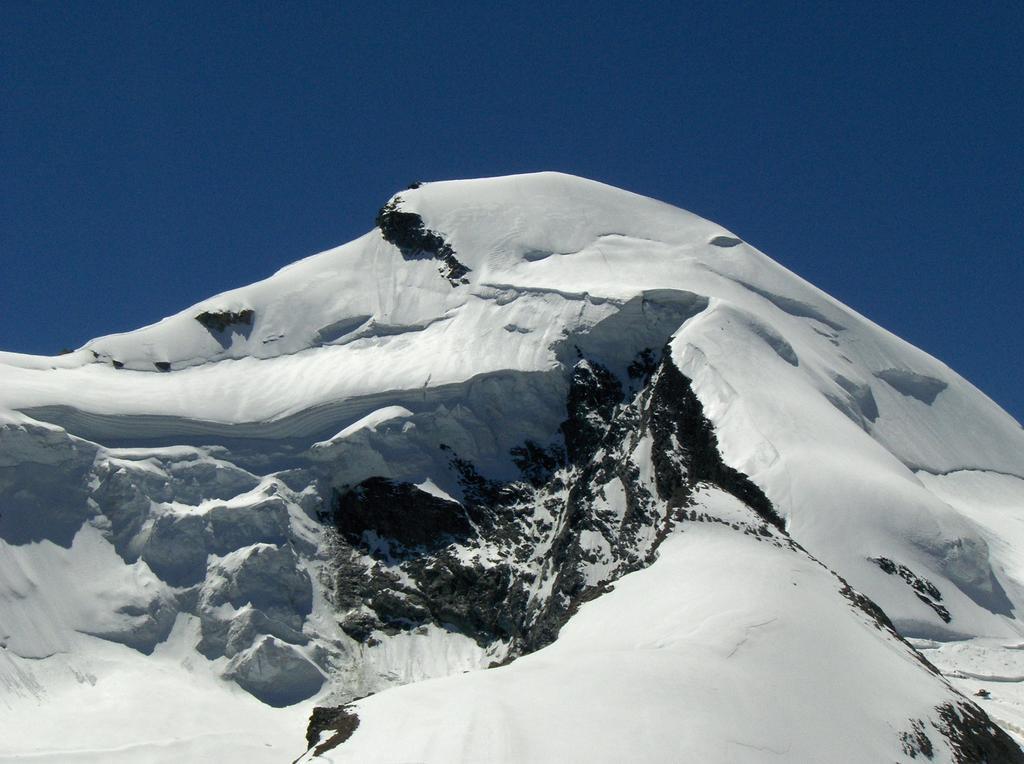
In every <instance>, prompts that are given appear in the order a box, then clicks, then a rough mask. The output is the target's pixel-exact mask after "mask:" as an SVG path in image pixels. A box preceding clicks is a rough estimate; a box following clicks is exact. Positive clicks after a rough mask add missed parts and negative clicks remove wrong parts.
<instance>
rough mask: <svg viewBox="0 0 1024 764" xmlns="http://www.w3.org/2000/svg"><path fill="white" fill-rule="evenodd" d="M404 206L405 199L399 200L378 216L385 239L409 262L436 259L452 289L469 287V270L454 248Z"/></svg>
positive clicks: (388, 204) (398, 198)
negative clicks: (429, 258) (457, 256)
mask: <svg viewBox="0 0 1024 764" xmlns="http://www.w3.org/2000/svg"><path fill="white" fill-rule="evenodd" d="M401 204H402V197H400V196H396V197H394V198H393V199H392V200H391V201H389V202H388V203H387V204H385V205H384V206H383V207H381V209H380V212H378V213H377V228H379V229H380V232H381V235H383V236H384V239H385V240H386V241H388V242H390V243H391V244H394V245H395V246H396V247H398V249H399V251H400V252H401V253H402V257H404V258H406V259H416V258H420V257H432V258H434V259H435V260H437V261H438V262H439V263H440V266H439V267H438V270H439V271H440V272H441V275H442V276H444V278H446V279H448V281H449V282H451V285H452V286H458V285H459V284H468V283H469V281H468V280H467V279H466V274H468V273H469V268H467V267H466V266H465V265H463V264H462V263H460V262H459V261H458V259H457V258H456V257H455V250H453V249H452V246H451V244H449V243H448V242H447V241H445V240H444V237H443V236H442V235H441V234H439V233H437V232H435V231H431V230H430V229H428V228H427V227H426V226H425V225H424V224H423V219H422V218H421V217H420V216H419V215H417V214H416V213H415V212H406V211H404V210H403V209H402V208H401Z"/></svg>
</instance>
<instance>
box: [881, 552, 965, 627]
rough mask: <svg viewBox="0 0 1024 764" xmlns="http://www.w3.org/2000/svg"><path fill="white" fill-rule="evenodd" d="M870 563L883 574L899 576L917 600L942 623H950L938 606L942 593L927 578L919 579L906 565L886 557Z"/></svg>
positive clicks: (946, 613) (945, 612) (944, 611)
mask: <svg viewBox="0 0 1024 764" xmlns="http://www.w3.org/2000/svg"><path fill="white" fill-rule="evenodd" d="M871 561H872V562H874V563H875V564H876V565H878V567H879V568H881V569H882V571H883V572H885V573H888V574H889V575H890V576H899V577H900V578H902V579H903V580H904V581H906V583H907V585H908V586H909V587H910V588H911V589H913V590H914V594H916V595H917V598H918V599H919V600H921V601H922V602H923V603H924V604H926V605H927V606H928V607H930V608H931V609H932V610H934V611H935V614H936V615H937V616H939V618H941V619H942V621H943V622H944V623H949V622H950V620H951V618H950V615H949V610H947V609H946V608H945V607H944V606H942V605H940V604H939V602H941V601H942V593H941V592H940V591H939V589H938V587H936V586H935V584H933V583H932V582H931V581H929V580H928V579H927V578H921V577H920V576H918V575H917V574H916V573H914V572H913V571H912V570H911V569H910V568H908V567H907V566H906V565H900V564H898V563H895V562H893V561H892V560H890V559H889V558H888V557H872V558H871Z"/></svg>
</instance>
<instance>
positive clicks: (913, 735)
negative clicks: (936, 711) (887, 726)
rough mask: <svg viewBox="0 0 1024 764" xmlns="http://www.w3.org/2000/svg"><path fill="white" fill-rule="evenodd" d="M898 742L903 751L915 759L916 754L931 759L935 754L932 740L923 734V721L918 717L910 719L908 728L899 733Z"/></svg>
mask: <svg viewBox="0 0 1024 764" xmlns="http://www.w3.org/2000/svg"><path fill="white" fill-rule="evenodd" d="M900 743H901V744H902V747H903V753H905V754H906V755H907V756H909V757H910V758H912V759H916V758H917V756H918V754H920V755H921V756H923V757H924V758H926V759H931V758H932V756H934V755H935V750H934V748H933V747H932V741H931V740H929V739H928V735H926V734H925V726H924V722H923V721H921V720H920V719H911V720H910V730H909V731H904V732H901V733H900Z"/></svg>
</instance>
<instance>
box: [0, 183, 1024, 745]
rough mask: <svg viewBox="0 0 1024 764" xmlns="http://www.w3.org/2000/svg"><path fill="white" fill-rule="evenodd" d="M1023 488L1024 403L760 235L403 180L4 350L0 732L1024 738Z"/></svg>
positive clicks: (397, 739)
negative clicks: (199, 291) (69, 329)
mask: <svg viewBox="0 0 1024 764" xmlns="http://www.w3.org/2000/svg"><path fill="white" fill-rule="evenodd" d="M836 249H837V251H836V252H834V253H826V254H823V256H829V257H841V251H840V250H841V246H840V245H838V244H837V248H836ZM1021 518H1024V431H1022V430H1021V427H1020V425H1019V424H1018V423H1017V422H1016V421H1014V420H1013V418H1012V417H1010V416H1009V415H1008V414H1006V413H1005V412H1003V411H1002V410H1001V409H1000V408H999V407H998V406H997V405H996V404H995V403H994V402H993V401H991V400H990V399H989V398H988V397H986V396H985V395H984V394H983V393H982V392H981V391H979V390H977V389H976V388H975V387H974V386H972V385H971V384H970V383H969V382H968V381H967V380H965V379H963V378H962V377H961V376H959V375H958V374H956V372H954V371H953V370H952V369H950V368H948V367H947V366H945V365H944V364H942V363H941V362H940V361H938V360H936V359H934V358H932V357H930V356H929V355H927V354H926V353H924V352H923V351H921V350H919V349H917V348H915V347H913V346H911V345H910V344H908V343H906V342H904V341H903V340H901V339H899V338H898V337H896V336H894V335H892V334H891V333H889V332H887V331H885V330H884V329H882V328H881V327H879V326H877V325H875V324H873V323H872V322H871V321H869V320H868V319H867V318H865V317H863V316H860V315H858V314H857V313H856V312H854V311H852V310H851V309H850V308H848V307H846V306H844V305H842V304H841V303H839V302H838V301H836V300H834V299H833V298H831V297H829V296H828V295H826V294H824V293H823V292H821V291H820V290H818V289H816V288H815V287H814V286H812V285H811V284H809V283H807V282H806V281H804V280H802V279H800V278H799V277H798V276H796V275H795V274H793V273H791V272H789V271H788V270H786V269H785V268H784V267H782V266H781V265H779V264H778V263H776V262H774V261H773V260H771V259H770V258H768V257H767V256H766V255H764V254H763V253H761V252H759V251H758V250H757V249H755V248H754V247H752V246H751V245H749V244H747V243H746V242H745V241H743V240H742V239H741V238H740V237H738V236H737V235H736V234H734V233H733V232H730V231H727V230H725V229H724V228H722V227H720V226H718V225H716V224H714V223H711V222H709V221H706V220H704V219H702V218H700V217H698V216H696V215H693V214H691V213H688V212H685V211H683V210H680V209H677V208H675V207H672V206H669V205H666V204H663V203H660V202H657V201H655V200H652V199H648V198H645V197H642V196H639V195H636V194H632V193H629V192H626V191H622V190H619V189H615V188H612V187H609V186H606V185H603V184H600V183H597V182H594V181H589V180H585V179H581V178H575V177H572V176H568V175H563V174H559V173H538V174H532V175H521V176H510V177H503V178H487V179H478V180H464V181H445V182H436V183H425V184H416V187H410V188H409V189H406V190H403V191H401V192H399V193H398V194H396V195H395V196H393V197H392V198H391V199H390V200H388V201H387V203H386V204H385V205H384V206H383V208H382V210H381V214H380V215H379V216H378V219H377V227H375V228H374V229H373V230H372V231H370V232H369V233H367V234H366V235H364V236H362V237H360V238H359V239H356V240H355V241H353V242H350V243H348V244H345V245H343V246H341V247H338V248H336V249H332V250H328V251H326V252H323V253H320V254H318V255H313V256H312V257H308V258H306V259H304V260H300V261H298V262H296V263H293V264H292V265H289V266H287V267H285V268H283V269H282V270H280V271H279V272H277V273H276V274H274V275H272V276H270V277H269V278H267V279H264V280H263V281H259V282H256V283H254V284H251V285H249V286H245V287H242V288H240V289H236V290H232V291H229V292H225V293H223V294H220V295H216V296H214V297H211V298H209V299H206V300H204V301H202V302H200V303H197V304H195V305H193V306H191V307H189V308H187V309H186V310H183V311H181V312H180V313H178V314H176V315H173V316H170V317H168V318H166V319H164V320H163V321H160V322H158V323H156V324H153V325H151V326H147V327H143V328H141V329H138V330H136V331H132V332H127V333H124V334H117V335H111V336H107V337H101V338H99V339H96V340H93V341H91V342H89V343H87V344H86V345H85V346H83V347H82V348H80V349H78V350H77V351H74V352H72V353H69V354H66V355H62V356H56V357H52V358H51V357H39V356H27V355H22V354H16V353H0V571H2V575H0V705H2V706H3V713H4V718H5V719H6V720H9V725H10V729H12V730H14V732H13V733H5V735H4V741H3V742H0V760H5V759H12V760H13V759H16V758H19V757H24V756H32V757H34V758H38V759H40V760H43V761H47V760H49V761H118V760H124V761H138V760H152V761H180V760H181V759H182V758H188V759H192V760H210V761H234V760H242V759H245V760H252V761H263V760H265V761H282V760H285V759H287V760H289V761H290V760H294V759H295V758H296V757H300V756H301V757H303V760H310V761H318V760H324V761H402V760H424V761H479V760H493V761H564V760H567V759H568V760H573V759H578V760H592V761H600V760H607V761H619V760H623V759H624V758H628V759H631V760H635V761H660V760H680V759H684V760H685V759H693V760H702V761H764V760H768V759H775V760H777V759H779V758H782V759H783V760H792V761H808V760H823V759H827V760H829V761H851V762H854V761H865V762H867V761H878V760H894V761H907V760H912V759H915V758H917V757H919V756H920V757H922V758H927V759H930V760H933V761H957V762H959V761H975V760H984V759H981V758H979V757H988V759H987V760H991V761H997V760H1006V761H1014V760H1024V755H1022V754H1021V753H1020V752H1019V750H1018V749H1017V748H1016V744H1015V743H1014V740H1016V741H1018V742H1019V741H1022V740H1024V686H1022V685H1021V681H1022V680H1024V668H1022V667H1018V663H1019V656H1020V655H1021V653H1020V652H1019V649H1020V647H1021V645H1022V644H1024V639H1022V634H1024V624H1022V623H1021V621H1020V619H1019V618H1018V617H1017V612H1018V609H1019V605H1020V603H1021V602H1024V599H1022V598H1024V589H1022V586H1024V546H1022V545H1024V532H1022V531H1021V530H1020V529H1021ZM983 687H984V688H986V689H987V690H988V692H989V697H988V698H982V699H980V700H977V702H975V701H973V700H969V699H968V696H970V695H972V694H973V693H974V692H975V691H976V690H978V689H981V688H983ZM314 707H315V708H319V709H321V711H319V712H318V714H319V717H318V718H319V719H320V721H321V723H320V724H319V725H317V724H314V725H312V726H311V727H310V728H309V730H308V731H307V724H306V721H307V718H308V717H309V716H310V714H311V712H312V710H313V709H314ZM332 709H333V710H332ZM314 716H316V714H315V715H314ZM58 720H59V723H60V725H61V728H62V734H61V736H60V738H59V739H57V738H55V737H54V735H53V732H52V730H53V728H54V725H55V724H57V723H58ZM307 732H308V735H307ZM304 736H306V739H305V740H304ZM342 738H344V739H342ZM304 750H305V753H303V751H304Z"/></svg>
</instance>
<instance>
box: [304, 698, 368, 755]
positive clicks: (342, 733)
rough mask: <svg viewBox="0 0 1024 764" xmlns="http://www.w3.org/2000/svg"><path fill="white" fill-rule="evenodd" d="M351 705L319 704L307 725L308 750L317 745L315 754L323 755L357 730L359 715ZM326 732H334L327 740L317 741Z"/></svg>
mask: <svg viewBox="0 0 1024 764" xmlns="http://www.w3.org/2000/svg"><path fill="white" fill-rule="evenodd" d="M351 708H352V707H351V705H344V706H335V707H333V708H330V707H326V706H317V707H316V708H314V709H313V713H311V714H310V715H309V724H308V725H307V727H306V748H307V750H308V749H310V748H313V746H316V749H315V750H314V751H313V755H314V756H322V755H323V754H325V753H327V752H328V751H330V750H331V749H332V748H337V747H338V746H339V745H341V744H342V743H344V742H345V741H346V740H348V739H349V738H350V737H352V733H353V732H355V731H356V727H358V726H359V717H358V716H357V715H356V713H355V711H352V710H350V709H351ZM324 732H333V733H334V734H332V735H331V736H330V737H329V738H327V740H325V741H324V742H323V743H320V745H317V742H318V741H319V740H320V736H321V735H322V734H323V733H324Z"/></svg>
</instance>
